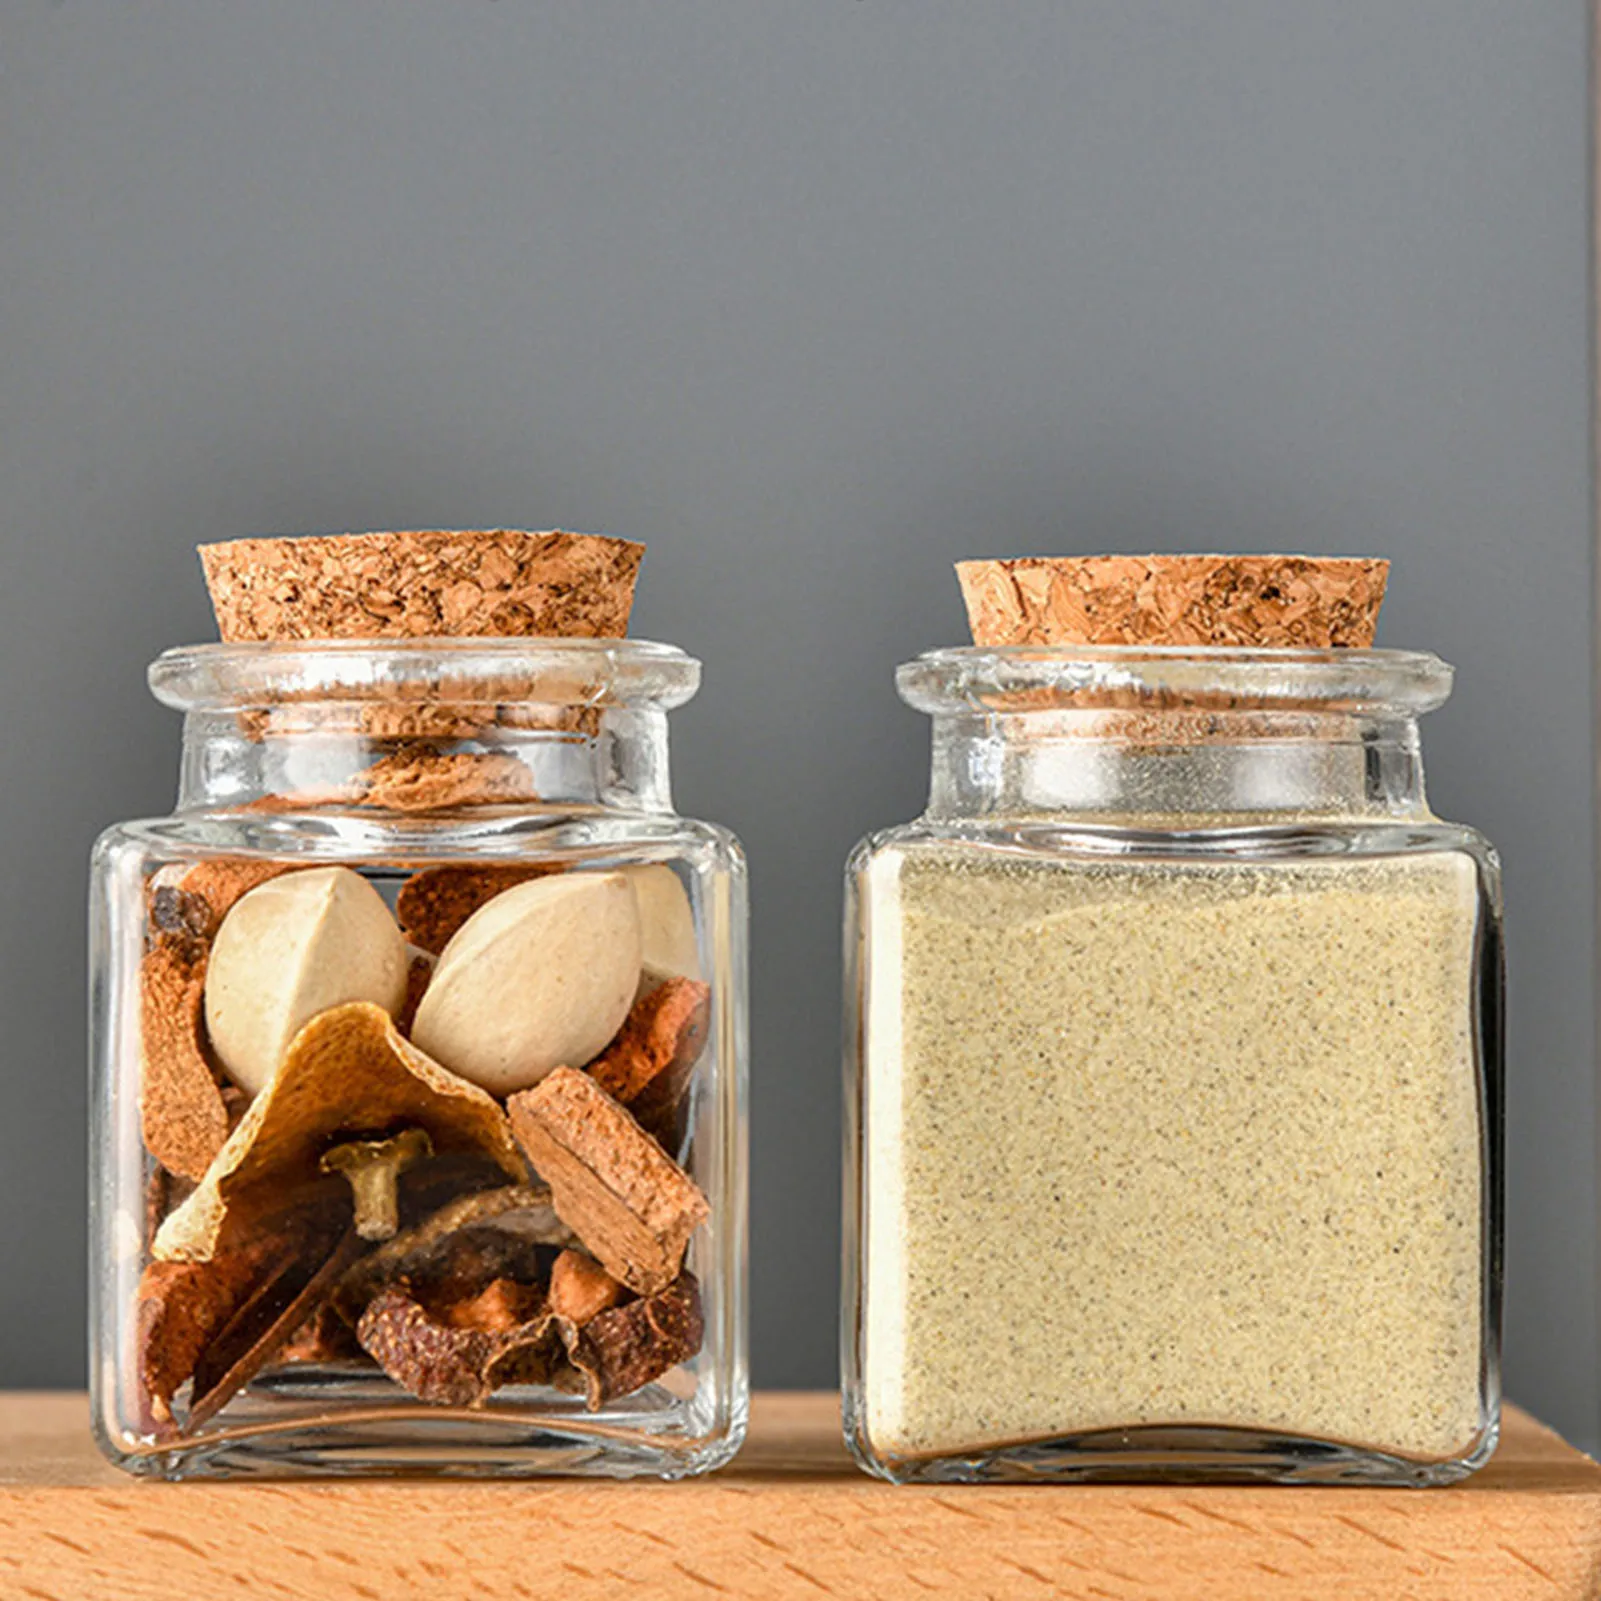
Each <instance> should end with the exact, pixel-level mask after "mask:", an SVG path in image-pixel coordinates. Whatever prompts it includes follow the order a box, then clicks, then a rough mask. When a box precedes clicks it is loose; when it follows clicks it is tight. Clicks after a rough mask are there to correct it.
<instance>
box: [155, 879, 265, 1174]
mask: <svg viewBox="0 0 1601 1601" xmlns="http://www.w3.org/2000/svg"><path fill="white" fill-rule="evenodd" d="M283 871H284V869H283V867H282V865H281V864H278V863H272V862H256V861H251V860H248V859H242V858H233V857H218V858H217V859H215V860H214V861H207V862H199V863H196V864H194V865H193V866H189V867H185V868H182V869H180V870H179V871H178V872H177V873H176V874H173V873H171V872H170V871H169V872H168V873H164V874H158V875H156V878H155V879H153V880H152V882H151V886H150V890H149V895H148V907H149V940H148V949H147V951H146V954H145V957H144V959H143V961H142V962H141V963H140V967H139V1061H140V1066H139V1116H140V1125H141V1129H142V1132H143V1134H144V1142H145V1148H146V1150H148V1151H149V1152H150V1154H151V1155H152V1156H153V1157H154V1158H155V1159H156V1161H157V1162H158V1163H160V1165H161V1166H162V1167H163V1168H165V1169H166V1170H167V1171H168V1172H169V1173H173V1174H176V1175H178V1176H180V1177H182V1178H186V1179H192V1180H195V1181H198V1180H199V1179H200V1178H201V1177H202V1176H203V1175H204V1174H205V1171H206V1169H207V1168H208V1167H209V1166H210V1165H211V1161H212V1158H213V1157H215V1156H216V1154H217V1152H218V1151H220V1150H221V1149H222V1143H223V1141H224V1140H225V1139H227V1137H228V1129H229V1127H230V1123H231V1119H230V1116H229V1111H228V1107H227V1105H226V1103H225V1101H224V1098H223V1093H222V1089H221V1087H220V1085H219V1083H218V1078H219V1074H218V1071H217V1069H216V1068H215V1067H214V1065H213V1063H212V1059H211V1054H210V1049H209V1042H208V1040H207V1038H206V1029H205V1020H204V996H205V982H206V963H207V957H208V953H209V951H210V948H211V941H212V939H213V937H214V936H215V934H216V932H217V929H218V927H219V925H220V924H221V922H222V919H223V918H224V917H225V916H226V915H227V913H228V911H229V909H230V908H231V907H232V906H233V904H234V902H235V901H237V900H238V899H239V898H240V897H241V896H242V895H244V894H245V893H247V892H248V891H249V890H251V889H254V888H255V887H256V886H257V885H258V884H262V883H265V882H266V881H267V880H268V879H269V878H275V877H276V876H278V874H279V873H281V872H283Z"/></svg>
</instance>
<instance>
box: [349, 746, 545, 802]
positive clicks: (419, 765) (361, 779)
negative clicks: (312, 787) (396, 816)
mask: <svg viewBox="0 0 1601 1601" xmlns="http://www.w3.org/2000/svg"><path fill="white" fill-rule="evenodd" d="M538 799H539V794H538V791H537V790H535V788H534V779H533V774H532V773H530V772H529V770H528V767H527V764H526V763H524V762H522V761H519V760H518V758H517V757H515V756H508V755H506V754H505V753H504V752H498V751H489V752H482V751H480V752H473V751H457V752H453V753H451V754H448V755H447V754H445V753H443V752H441V751H438V750H435V749H433V748H432V747H431V746H426V745H423V746H418V747H415V748H413V749H407V750H398V751H394V752H392V753H391V754H390V755H388V756H383V757H380V758H379V759H378V760H377V761H376V762H374V763H373V764H372V766H370V767H367V768H364V769H363V770H362V771H361V772H360V773H358V774H357V775H356V780H355V789H354V792H353V794H352V797H351V804H352V805H355V806H369V807H372V808H374V809H375V810H378V811H386V812H406V813H411V812H445V811H452V810H454V809H455V808H457V807H461V806H509V805H512V804H515V803H518V802H523V801H532V800H538Z"/></svg>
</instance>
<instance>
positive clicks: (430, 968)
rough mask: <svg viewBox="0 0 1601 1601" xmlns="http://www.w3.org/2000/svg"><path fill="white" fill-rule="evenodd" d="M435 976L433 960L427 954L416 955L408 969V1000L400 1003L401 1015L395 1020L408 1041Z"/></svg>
mask: <svg viewBox="0 0 1601 1601" xmlns="http://www.w3.org/2000/svg"><path fill="white" fill-rule="evenodd" d="M433 976H434V963H433V958H432V957H431V956H430V955H428V954H426V953H421V952H419V953H416V954H414V955H413V956H412V958H411V965H410V966H409V967H408V968H407V969H406V998H405V1000H403V1001H402V1002H401V1003H400V1014H399V1016H397V1017H396V1018H395V1027H396V1028H398V1029H399V1030H400V1032H401V1033H402V1034H404V1035H405V1036H406V1038H407V1039H410V1038H411V1025H412V1024H413V1023H415V1022H416V1021H417V1008H418V1007H419V1006H420V1005H421V1004H422V998H423V996H424V995H426V994H427V993H428V984H429V981H430V980H431V979H432V978H433Z"/></svg>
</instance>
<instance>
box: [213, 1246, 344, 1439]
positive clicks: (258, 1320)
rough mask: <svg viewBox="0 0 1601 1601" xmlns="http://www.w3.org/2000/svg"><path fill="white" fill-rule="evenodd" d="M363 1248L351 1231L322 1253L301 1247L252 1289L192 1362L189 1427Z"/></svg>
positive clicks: (273, 1347)
mask: <svg viewBox="0 0 1601 1601" xmlns="http://www.w3.org/2000/svg"><path fill="white" fill-rule="evenodd" d="M363 1249H364V1247H363V1245H362V1243H361V1241H360V1239H359V1238H358V1237H357V1235H356V1233H355V1231H354V1230H350V1231H348V1232H347V1233H346V1234H344V1235H343V1236H342V1237H341V1238H340V1239H339V1241H338V1243H337V1244H336V1245H335V1246H334V1247H333V1248H332V1249H331V1250H328V1251H326V1252H324V1251H319V1250H316V1249H314V1248H308V1247H306V1246H303V1247H302V1249H301V1250H300V1251H298V1252H297V1253H296V1254H295V1255H294V1256H293V1257H292V1258H290V1259H289V1260H288V1261H287V1262H284V1263H282V1264H281V1265H280V1266H279V1267H277V1268H276V1269H275V1270H274V1271H273V1272H272V1273H271V1274H270V1275H269V1276H268V1277H267V1278H266V1279H265V1280H264V1281H263V1282H262V1283H261V1284H259V1285H258V1286H256V1287H255V1288H254V1289H253V1290H252V1292H251V1294H250V1296H249V1298H248V1299H247V1300H246V1301H245V1302H244V1304H243V1305H241V1306H240V1307H239V1308H238V1309H237V1310H236V1311H235V1312H234V1314H233V1316H232V1317H231V1318H230V1319H229V1320H228V1322H227V1323H226V1324H225V1325H224V1326H223V1328H222V1329H221V1330H219V1331H218V1333H217V1335H216V1336H215V1338H214V1339H213V1340H212V1341H211V1342H210V1343H209V1344H208V1345H207V1347H206V1349H205V1351H204V1353H203V1354H202V1356H201V1358H200V1360H199V1362H197V1363H196V1364H195V1373H194V1390H193V1393H192V1395H191V1398H190V1401H189V1415H188V1420H187V1426H188V1428H189V1429H190V1430H191V1431H193V1430H195V1429H198V1428H199V1427H200V1426H201V1425H202V1424H203V1423H205V1422H206V1421H207V1420H208V1419H209V1418H212V1417H215V1416H216V1414H217V1413H218V1412H220V1411H221V1410H222V1408H223V1407H224V1406H226V1405H227V1404H228V1402H229V1401H230V1400H231V1399H232V1398H233V1397H234V1396H235V1395H237V1394H238V1393H239V1391H240V1390H242V1389H243V1388H244V1387H245V1385H247V1384H248V1383H249V1382H250V1381H251V1380H252V1379H253V1378H254V1377H255V1376H256V1375H257V1374H258V1373H259V1372H260V1371H261V1370H262V1369H263V1368H264V1367H265V1366H266V1365H267V1363H268V1362H269V1361H271V1360H272V1358H273V1357H274V1356H276V1355H277V1353H278V1351H279V1350H280V1349H281V1348H282V1346H283V1345H284V1344H285V1342H286V1341H287V1340H288V1339H289V1338H290V1336H291V1335H293V1334H294V1333H295V1331H296V1330H297V1329H299V1328H300V1327H301V1326H302V1325H303V1324H304V1323H305V1321H306V1319H307V1318H308V1317H309V1316H310V1315H311V1313H312V1312H313V1311H315V1310H316V1308H317V1307H318V1306H319V1305H321V1304H322V1302H323V1301H324V1300H326V1298H327V1297H328V1296H329V1295H331V1294H332V1293H333V1289H334V1286H335V1285H336V1284H337V1283H338V1282H339V1280H340V1278H341V1276H342V1275H343V1274H344V1272H345V1270H346V1269H347V1268H348V1267H349V1266H350V1264H351V1262H352V1261H354V1260H355V1258H356V1257H357V1256H358V1255H359V1254H360V1253H361V1251H362V1250H363Z"/></svg>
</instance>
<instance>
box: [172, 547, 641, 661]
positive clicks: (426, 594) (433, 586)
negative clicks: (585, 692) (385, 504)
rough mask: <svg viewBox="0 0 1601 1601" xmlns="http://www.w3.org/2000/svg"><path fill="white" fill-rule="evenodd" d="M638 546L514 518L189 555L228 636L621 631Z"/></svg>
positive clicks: (599, 635)
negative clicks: (542, 529)
mask: <svg viewBox="0 0 1601 1601" xmlns="http://www.w3.org/2000/svg"><path fill="white" fill-rule="evenodd" d="M644 554H645V547H644V546H643V545H639V544H635V543H633V542H632V541H631V540H627V539H612V538H609V537H607V536H605V535H602V534H569V533H562V532H559V531H552V532H548V533H525V532H523V531H521V530H519V529H513V528H491V529H414V530H409V531H405V532H394V533H373V534H330V535H312V536H306V537H302V538H283V539H234V540H229V541H228V542H227V543H225V544H218V545H202V546H201V547H200V562H201V565H202V567H203V568H204V569H205V574H206V587H207V588H208V589H209V590H210V591H211V604H212V608H213V610H214V611H215V612H216V614H217V627H218V629H219V630H220V631H221V634H222V637H223V639H224V641H226V642H228V643H241V642H268V641H286V640H309V639H422V638H434V639H460V638H468V637H495V638H519V637H529V636H542V637H546V638H577V639H620V638H622V637H623V636H624V635H625V634H626V633H627V632H628V614H629V612H630V610H631V609H632V607H633V601H634V582H635V580H636V579H637V578H638V576H639V565H640V562H641V561H642V560H643V558H644Z"/></svg>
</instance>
